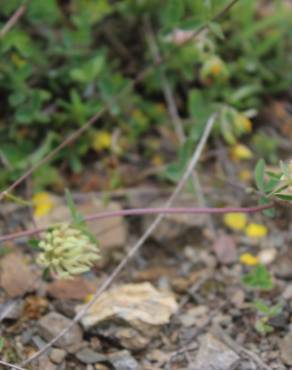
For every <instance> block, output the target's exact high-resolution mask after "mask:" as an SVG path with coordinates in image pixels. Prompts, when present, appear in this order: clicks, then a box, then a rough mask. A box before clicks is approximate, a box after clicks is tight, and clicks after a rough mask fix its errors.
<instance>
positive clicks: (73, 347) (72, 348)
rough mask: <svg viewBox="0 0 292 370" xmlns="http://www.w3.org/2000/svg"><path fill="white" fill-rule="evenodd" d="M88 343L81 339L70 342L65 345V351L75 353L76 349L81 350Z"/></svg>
mask: <svg viewBox="0 0 292 370" xmlns="http://www.w3.org/2000/svg"><path fill="white" fill-rule="evenodd" d="M87 346H88V343H87V342H85V341H81V342H78V343H74V344H71V345H70V346H68V347H66V351H67V352H68V353H70V354H73V355H74V354H75V353H77V352H78V351H81V350H82V349H83V348H85V347H87Z"/></svg>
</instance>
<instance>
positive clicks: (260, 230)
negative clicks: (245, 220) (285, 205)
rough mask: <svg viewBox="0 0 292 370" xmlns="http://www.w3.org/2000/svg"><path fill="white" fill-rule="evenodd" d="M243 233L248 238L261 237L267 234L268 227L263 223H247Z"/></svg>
mask: <svg viewBox="0 0 292 370" xmlns="http://www.w3.org/2000/svg"><path fill="white" fill-rule="evenodd" d="M245 233H246V235H247V236H249V237H250V238H256V239H261V238H264V237H265V236H266V235H267V233H268V229H267V228H266V226H264V225H261V224H256V223H251V224H249V225H247V227H246V229H245Z"/></svg>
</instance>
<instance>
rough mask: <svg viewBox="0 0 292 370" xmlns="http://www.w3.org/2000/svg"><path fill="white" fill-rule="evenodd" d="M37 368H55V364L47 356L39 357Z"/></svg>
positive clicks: (54, 369) (48, 369) (52, 369)
mask: <svg viewBox="0 0 292 370" xmlns="http://www.w3.org/2000/svg"><path fill="white" fill-rule="evenodd" d="M37 368H38V369H42V370H56V366H55V365H54V364H52V363H51V361H50V360H49V359H48V357H47V356H42V357H40V358H39V360H38V367H37Z"/></svg>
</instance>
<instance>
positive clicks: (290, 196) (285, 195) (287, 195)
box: [273, 193, 292, 202]
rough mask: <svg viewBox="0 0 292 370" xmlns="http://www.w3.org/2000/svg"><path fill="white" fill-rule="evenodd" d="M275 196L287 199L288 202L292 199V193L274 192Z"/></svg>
mask: <svg viewBox="0 0 292 370" xmlns="http://www.w3.org/2000/svg"><path fill="white" fill-rule="evenodd" d="M273 195H274V196H275V197H277V198H278V199H281V200H286V201H288V202H290V201H292V194H291V195H290V194H277V193H276V194H273Z"/></svg>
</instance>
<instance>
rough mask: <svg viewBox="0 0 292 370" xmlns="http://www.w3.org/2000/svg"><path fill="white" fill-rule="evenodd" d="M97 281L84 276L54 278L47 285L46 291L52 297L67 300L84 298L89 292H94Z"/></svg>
mask: <svg viewBox="0 0 292 370" xmlns="http://www.w3.org/2000/svg"><path fill="white" fill-rule="evenodd" d="M96 287H97V281H93V280H92V281H91V280H89V279H87V278H86V277H84V276H78V277H75V278H74V279H67V280H55V281H53V282H52V283H50V284H48V285H47V293H48V295H50V296H51V297H53V298H57V299H62V300H67V299H72V300H74V299H75V300H80V301H82V300H83V299H85V298H86V297H87V296H88V295H89V294H92V293H94V292H95V290H96Z"/></svg>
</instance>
